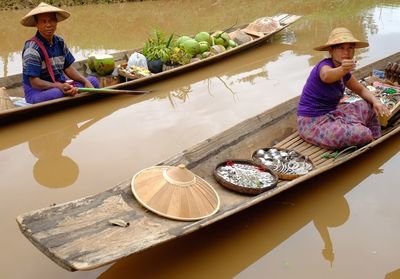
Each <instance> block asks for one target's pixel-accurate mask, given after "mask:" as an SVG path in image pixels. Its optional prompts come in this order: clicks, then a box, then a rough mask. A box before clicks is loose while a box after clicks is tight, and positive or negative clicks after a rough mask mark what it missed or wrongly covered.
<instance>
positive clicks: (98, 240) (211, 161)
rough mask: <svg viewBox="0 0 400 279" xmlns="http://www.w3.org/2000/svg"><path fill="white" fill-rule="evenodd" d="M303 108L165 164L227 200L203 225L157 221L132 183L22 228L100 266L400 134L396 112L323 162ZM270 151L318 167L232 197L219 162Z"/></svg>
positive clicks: (83, 264)
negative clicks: (368, 137)
mask: <svg viewBox="0 0 400 279" xmlns="http://www.w3.org/2000/svg"><path fill="white" fill-rule="evenodd" d="M399 58H400V53H397V54H395V55H392V56H390V57H389V58H387V59H383V60H381V61H378V62H376V63H374V64H371V65H369V66H367V67H364V68H363V69H360V70H359V71H357V72H356V73H355V75H356V76H357V77H358V78H360V77H362V76H366V75H367V74H370V73H371V70H372V69H379V68H382V65H383V67H384V65H386V63H387V61H389V60H390V59H391V60H392V61H393V59H399ZM297 103H298V97H297V98H294V99H291V100H289V101H287V102H285V103H283V104H281V105H279V106H277V107H275V108H273V109H270V110H268V111H266V112H264V113H261V114H259V115H257V116H255V117H253V118H250V119H248V120H246V121H243V122H242V123H239V124H237V125H236V126H234V127H232V128H230V129H228V130H226V131H224V132H223V133H221V134H219V135H217V136H215V137H213V138H210V139H208V140H205V141H204V142H202V143H200V144H198V145H196V146H194V147H192V148H190V149H188V150H185V151H183V152H181V153H179V154H177V155H176V156H174V157H172V158H170V159H168V160H166V161H164V162H162V163H160V164H161V165H162V164H164V165H178V164H185V165H186V166H187V168H188V169H190V170H192V171H193V172H194V173H195V174H197V175H199V176H200V177H202V178H203V179H205V180H206V181H208V182H209V183H210V184H211V185H212V186H213V187H214V189H215V190H216V191H217V192H218V195H219V197H220V199H221V208H220V210H219V212H217V213H216V214H215V215H212V216H210V217H208V218H205V219H202V220H200V221H196V222H181V221H173V220H169V219H166V218H163V217H160V216H158V215H155V214H153V213H151V212H149V211H147V210H145V209H144V208H143V207H141V206H140V205H139V203H138V202H137V201H136V200H135V198H134V196H133V194H132V192H131V186H130V178H129V179H128V180H127V181H125V182H123V183H121V184H119V185H117V186H115V187H114V188H112V189H110V190H107V191H105V192H102V193H99V194H96V195H93V196H90V197H86V198H82V199H79V200H75V201H71V202H67V203H64V204H60V205H56V206H52V207H47V208H43V209H40V210H36V211H32V212H29V213H25V214H22V215H20V216H18V217H17V222H18V225H19V227H20V230H21V232H22V233H23V234H24V235H25V236H26V237H27V238H28V239H29V240H30V241H31V242H32V243H33V244H34V245H35V246H36V247H37V248H38V249H39V250H40V251H42V252H43V253H44V254H46V255H47V256H48V257H49V258H50V259H52V260H53V261H54V262H56V263H57V264H59V265H60V266H62V267H64V268H65V269H67V270H70V271H75V270H89V269H93V268H97V267H100V266H103V265H106V264H108V263H111V262H114V261H117V260H118V259H121V258H123V257H126V256H128V255H131V254H134V253H137V252H140V251H143V250H145V249H148V248H150V247H153V246H156V245H159V244H161V243H164V242H166V241H170V240H173V239H175V238H177V237H181V236H184V235H186V234H189V233H191V232H194V231H196V230H199V229H201V228H202V227H205V226H208V225H210V224H212V223H215V222H218V221H219V220H221V219H224V218H226V217H227V216H230V215H233V214H235V213H237V212H239V211H242V210H244V209H246V208H248V207H251V206H253V205H255V204H257V203H259V202H261V201H264V200H266V199H268V198H271V197H272V196H275V195H277V194H279V193H280V192H282V191H285V190H287V189H289V188H291V187H294V186H295V185H298V184H300V183H301V182H304V181H306V180H308V179H310V178H311V177H314V176H316V175H318V174H321V173H323V172H325V171H326V170H329V169H331V168H334V167H336V166H338V165H340V164H342V163H344V162H346V161H348V160H350V159H352V158H355V157H357V156H359V155H360V154H362V153H364V152H366V151H367V150H369V149H371V148H373V147H374V146H376V145H378V144H380V143H381V142H383V141H385V140H386V139H388V138H389V137H391V136H393V135H395V134H396V133H398V132H399V131H400V115H399V114H397V115H396V116H395V117H393V118H392V121H391V122H390V124H389V125H388V126H386V127H385V128H384V130H383V135H382V137H381V138H379V139H378V140H375V141H374V142H372V143H370V144H368V145H366V146H364V147H362V148H360V149H357V150H354V149H353V150H349V151H348V152H347V153H345V154H342V156H340V157H338V158H329V156H321V155H323V154H325V155H326V154H328V155H329V154H332V153H333V151H328V150H325V149H322V148H319V147H316V146H312V145H310V144H308V143H306V142H304V141H302V140H301V139H300V138H299V136H298V134H297V132H295V131H296V107H297ZM269 146H276V147H279V148H288V149H294V150H296V151H298V152H301V153H302V154H304V155H307V156H309V158H310V159H311V160H312V162H313V164H314V165H315V169H314V170H313V171H311V172H309V173H308V174H306V175H304V176H300V177H299V178H296V179H294V180H291V181H283V180H280V181H279V182H278V186H277V187H276V188H273V189H271V190H269V191H266V192H263V193H261V194H259V195H257V196H248V195H242V194H239V193H236V192H233V191H229V190H227V189H226V188H224V187H222V186H220V185H219V184H218V183H217V182H216V181H215V179H214V177H213V170H214V168H215V167H216V166H217V165H218V164H219V163H220V162H222V161H225V160H227V159H250V158H251V155H252V153H253V152H254V151H255V150H257V149H258V148H264V147H269ZM116 218H117V219H122V220H124V221H126V222H129V223H130V226H128V227H117V226H111V225H110V224H109V220H111V219H116Z"/></svg>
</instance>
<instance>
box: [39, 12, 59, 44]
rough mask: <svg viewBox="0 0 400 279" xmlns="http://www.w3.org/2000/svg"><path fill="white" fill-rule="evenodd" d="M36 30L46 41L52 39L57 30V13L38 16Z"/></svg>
mask: <svg viewBox="0 0 400 279" xmlns="http://www.w3.org/2000/svg"><path fill="white" fill-rule="evenodd" d="M36 28H37V29H38V30H39V32H40V34H42V36H43V37H45V38H46V39H51V38H52V37H53V35H54V33H55V32H56V29H57V18H56V14H55V13H45V14H38V15H37V16H36Z"/></svg>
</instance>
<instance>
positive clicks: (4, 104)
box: [0, 87, 15, 111]
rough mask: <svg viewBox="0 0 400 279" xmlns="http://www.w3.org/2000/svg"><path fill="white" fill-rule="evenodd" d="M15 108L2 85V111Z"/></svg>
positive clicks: (0, 106)
mask: <svg viewBox="0 0 400 279" xmlns="http://www.w3.org/2000/svg"><path fill="white" fill-rule="evenodd" d="M11 108H15V105H14V103H13V102H12V101H11V99H10V96H8V94H7V93H6V89H5V88H4V87H0V111H3V110H7V109H11Z"/></svg>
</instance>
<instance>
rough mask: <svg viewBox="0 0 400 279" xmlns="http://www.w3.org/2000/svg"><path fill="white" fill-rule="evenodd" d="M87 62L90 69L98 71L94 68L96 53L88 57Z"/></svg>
mask: <svg viewBox="0 0 400 279" xmlns="http://www.w3.org/2000/svg"><path fill="white" fill-rule="evenodd" d="M87 63H88V66H89V69H90V70H91V71H92V72H93V73H94V72H95V71H96V69H95V68H94V55H92V56H89V58H88V59H87Z"/></svg>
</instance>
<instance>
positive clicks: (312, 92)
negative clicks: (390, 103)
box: [297, 28, 390, 149]
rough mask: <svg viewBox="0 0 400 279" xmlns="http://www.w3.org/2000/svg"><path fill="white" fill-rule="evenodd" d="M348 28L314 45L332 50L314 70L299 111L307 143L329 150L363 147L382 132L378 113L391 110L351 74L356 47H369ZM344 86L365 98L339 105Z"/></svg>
mask: <svg viewBox="0 0 400 279" xmlns="http://www.w3.org/2000/svg"><path fill="white" fill-rule="evenodd" d="M368 45H369V44H368V43H367V42H361V41H359V40H357V39H355V38H354V36H353V34H352V33H351V32H350V31H349V30H348V29H346V28H335V29H334V30H332V32H331V34H330V36H329V39H328V42H326V43H325V44H324V45H322V46H319V47H316V48H314V50H317V51H329V54H330V58H326V59H323V60H322V61H320V62H319V63H318V64H317V65H315V67H314V68H313V69H312V71H311V73H310V75H309V77H308V79H307V82H306V84H305V85H304V88H303V92H302V94H301V96H300V101H299V106H298V110H297V126H298V127H297V128H298V131H299V134H300V136H301V137H302V138H303V139H304V140H305V141H307V142H309V143H311V144H314V145H317V146H320V147H324V148H327V149H342V148H345V147H349V146H362V145H365V144H367V143H369V142H371V141H373V140H374V139H376V138H379V137H380V135H381V128H380V124H379V120H378V117H377V116H378V115H389V114H390V112H389V110H388V109H387V108H386V107H385V106H384V105H383V104H382V103H381V102H380V101H379V100H378V99H377V98H376V97H375V96H374V95H373V93H372V92H370V91H369V90H368V89H367V88H366V87H364V86H363V85H362V84H360V83H359V82H358V81H357V80H356V78H355V77H354V76H353V75H352V74H351V71H353V70H354V69H355V67H356V62H355V61H354V60H353V57H354V51H355V49H356V48H363V47H368ZM345 87H347V88H349V89H350V90H351V91H353V92H354V93H356V94H358V95H359V96H360V97H361V98H362V99H363V100H360V101H357V102H353V103H349V104H339V101H340V99H341V98H342V97H343V93H344V91H345Z"/></svg>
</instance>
